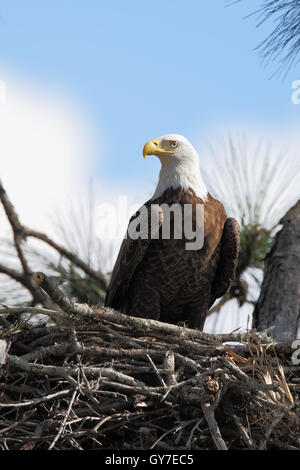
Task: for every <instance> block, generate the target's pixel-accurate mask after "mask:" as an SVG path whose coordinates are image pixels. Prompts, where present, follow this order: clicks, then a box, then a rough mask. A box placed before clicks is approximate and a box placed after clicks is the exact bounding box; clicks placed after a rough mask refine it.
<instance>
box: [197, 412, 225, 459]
mask: <svg viewBox="0 0 300 470" xmlns="http://www.w3.org/2000/svg"><path fill="white" fill-rule="evenodd" d="M201 408H202V411H203V414H204V416H205V419H206V421H207V424H208V427H209V429H210V432H211V436H212V438H213V441H214V443H215V445H216V448H217V449H218V450H228V447H227V445H226V443H225V441H224V439H223V437H222V435H221V432H220V429H219V426H218V424H217V421H216V418H215V413H214V411H212V409H211V407H210V405H209V404H208V403H202V405H201Z"/></svg>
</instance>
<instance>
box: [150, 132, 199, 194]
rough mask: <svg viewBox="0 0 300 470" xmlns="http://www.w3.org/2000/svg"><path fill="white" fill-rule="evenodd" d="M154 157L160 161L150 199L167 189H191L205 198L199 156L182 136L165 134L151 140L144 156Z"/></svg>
mask: <svg viewBox="0 0 300 470" xmlns="http://www.w3.org/2000/svg"><path fill="white" fill-rule="evenodd" d="M150 154H152V155H156V156H157V157H158V158H159V159H160V161H161V170H160V173H159V180H158V184H157V187H156V190H155V193H154V195H153V196H152V199H155V198H157V197H159V196H161V195H162V194H163V192H164V191H165V190H166V189H168V188H173V189H176V188H179V187H182V188H183V189H185V190H186V191H188V190H189V189H192V190H193V191H195V193H196V195H197V196H198V197H200V198H202V199H206V198H207V189H206V187H205V184H204V182H203V179H202V176H201V172H200V166H199V156H198V154H197V152H196V150H195V149H194V147H193V145H192V144H191V143H190V142H189V141H188V140H187V139H186V138H185V137H183V136H182V135H179V134H166V135H163V136H161V137H159V138H158V139H153V140H152V141H150V142H148V143H147V144H146V145H145V147H144V156H145V155H150Z"/></svg>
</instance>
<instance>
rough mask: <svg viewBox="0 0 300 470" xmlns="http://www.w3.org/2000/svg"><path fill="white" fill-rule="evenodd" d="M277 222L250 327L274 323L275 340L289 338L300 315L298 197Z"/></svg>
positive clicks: (295, 327)
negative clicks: (280, 227) (278, 224)
mask: <svg viewBox="0 0 300 470" xmlns="http://www.w3.org/2000/svg"><path fill="white" fill-rule="evenodd" d="M280 223H281V224H282V225H283V227H282V229H281V230H280V232H278V233H277V235H276V238H275V242H274V245H273V247H272V249H271V251H270V253H268V255H267V256H266V259H265V269H264V280H263V284H262V288H261V293H260V297H259V299H258V302H257V305H256V307H255V310H254V318H253V323H254V325H253V326H254V327H255V328H257V329H259V330H262V329H265V328H269V327H271V326H273V325H274V326H275V328H274V329H273V330H272V335H273V337H274V338H275V340H277V341H292V340H293V339H295V338H296V336H297V330H298V325H299V318H300V200H299V201H298V202H297V203H296V204H295V206H293V207H292V208H291V209H290V210H289V211H288V212H287V214H286V215H285V216H284V217H283V218H282V219H281V221H280Z"/></svg>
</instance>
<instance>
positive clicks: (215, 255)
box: [105, 134, 240, 330]
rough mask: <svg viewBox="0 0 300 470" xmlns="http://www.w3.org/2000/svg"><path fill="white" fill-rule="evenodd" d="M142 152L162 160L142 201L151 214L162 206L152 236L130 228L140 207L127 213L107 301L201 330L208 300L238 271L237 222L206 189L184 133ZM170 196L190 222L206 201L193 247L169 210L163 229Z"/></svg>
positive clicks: (223, 290) (152, 143) (159, 140)
mask: <svg viewBox="0 0 300 470" xmlns="http://www.w3.org/2000/svg"><path fill="white" fill-rule="evenodd" d="M147 155H155V156H157V157H158V158H159V159H160V162H161V170H160V174H159V180H158V184H157V187H156V189H155V192H154V194H153V196H152V198H151V199H150V200H149V201H147V202H146V203H145V205H144V207H145V208H146V209H147V211H148V214H150V211H151V210H152V209H151V207H154V208H156V210H157V211H158V212H159V213H158V221H159V222H158V225H157V230H156V232H155V230H154V232H155V235H156V236H150V235H149V233H148V237H138V238H137V237H131V236H129V227H130V224H131V223H134V222H135V221H138V220H139V219H138V217H139V216H140V214H141V211H137V213H136V214H135V215H133V217H132V218H131V219H130V222H129V225H128V230H127V235H126V236H125V238H124V240H123V242H122V245H121V248H120V251H119V254H118V257H117V260H116V263H115V266H114V269H113V271H112V276H111V279H110V283H109V287H108V291H107V295H106V300H105V305H106V306H108V307H112V308H114V309H116V310H119V311H120V312H122V313H125V314H128V315H132V316H137V317H143V318H152V319H156V320H160V321H164V322H168V323H173V324H177V323H182V322H183V323H184V324H185V325H186V326H188V327H190V328H196V329H200V330H202V329H203V327H204V322H205V318H206V315H207V312H208V310H209V308H210V307H211V306H212V305H213V303H214V302H215V300H216V299H217V298H219V297H221V296H222V295H224V294H225V293H226V291H227V290H228V288H229V286H230V281H231V280H233V279H234V277H235V267H236V263H237V257H238V252H239V243H240V230H239V225H238V223H237V221H236V220H235V219H233V218H227V215H226V212H225V209H224V206H223V204H222V203H221V202H220V201H218V200H217V199H214V198H213V197H212V196H211V195H210V194H209V193H208V191H207V189H206V187H205V185H204V182H203V179H202V176H201V173H200V167H199V157H198V154H197V152H196V150H195V149H194V147H193V146H192V144H191V143H190V142H189V141H188V140H187V139H186V138H185V137H183V136H181V135H177V134H168V135H164V136H162V137H159V138H156V139H153V140H150V141H149V142H147V143H146V144H145V146H144V150H143V156H144V158H146V156H147ZM174 204H175V205H177V207H178V206H179V207H181V208H182V209H184V208H185V206H186V205H189V206H190V207H191V208H192V209H191V214H192V223H193V227H194V228H195V226H196V225H197V224H199V221H198V220H197V217H196V214H197V210H196V209H197V207H203V208H204V210H203V212H202V214H203V217H202V225H203V232H202V233H203V243H202V245H201V246H200V247H199V248H198V249H187V241H188V239H187V236H186V235H185V233H183V234H182V236H181V237H176V236H175V235H174V227H175V219H174V215H175V214H173V213H172V214H171V215H172V216H173V218H172V217H171V218H170V221H171V222H170V224H171V226H172V230H171V231H170V233H171V235H170V236H169V237H164V236H162V226H163V223H164V211H163V210H161V209H160V208H161V207H163V206H164V207H172V206H173V205H174ZM141 220H142V219H141ZM149 220H152V219H151V217H149ZM182 223H183V222H182ZM193 233H196V232H193ZM152 235H153V233H152Z"/></svg>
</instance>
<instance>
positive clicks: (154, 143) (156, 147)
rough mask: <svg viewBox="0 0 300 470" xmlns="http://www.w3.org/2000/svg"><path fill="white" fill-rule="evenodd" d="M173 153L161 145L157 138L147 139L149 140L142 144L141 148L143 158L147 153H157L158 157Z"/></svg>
mask: <svg viewBox="0 0 300 470" xmlns="http://www.w3.org/2000/svg"><path fill="white" fill-rule="evenodd" d="M173 153H174V152H173V150H168V149H166V148H164V147H161V143H160V139H159V138H157V139H152V140H149V142H147V143H146V144H145V145H144V149H143V157H144V159H145V158H146V156H147V155H157V156H158V157H166V156H169V155H170V154H173Z"/></svg>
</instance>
